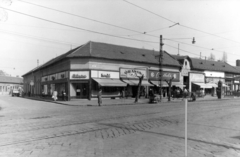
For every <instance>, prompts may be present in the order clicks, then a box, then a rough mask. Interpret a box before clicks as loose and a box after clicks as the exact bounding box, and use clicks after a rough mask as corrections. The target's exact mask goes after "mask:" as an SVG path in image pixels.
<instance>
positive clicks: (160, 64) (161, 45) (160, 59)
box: [159, 35, 164, 102]
mask: <svg viewBox="0 0 240 157" xmlns="http://www.w3.org/2000/svg"><path fill="white" fill-rule="evenodd" d="M163 45H164V44H163V42H162V35H160V54H159V86H160V89H159V95H160V102H161V101H162V62H163V53H162V47H163Z"/></svg>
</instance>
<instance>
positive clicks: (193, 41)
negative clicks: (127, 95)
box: [159, 35, 196, 102]
mask: <svg viewBox="0 0 240 157" xmlns="http://www.w3.org/2000/svg"><path fill="white" fill-rule="evenodd" d="M162 40H163V38H162V35H160V52H159V86H160V89H159V94H160V102H161V101H162V62H163V52H162V51H163V50H162V47H163V45H164V43H163V41H162ZM195 43H196V41H195V37H193V40H192V44H195Z"/></svg>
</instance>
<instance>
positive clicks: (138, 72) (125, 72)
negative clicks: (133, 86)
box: [120, 68, 147, 78]
mask: <svg viewBox="0 0 240 157" xmlns="http://www.w3.org/2000/svg"><path fill="white" fill-rule="evenodd" d="M142 75H143V76H144V77H143V78H146V76H147V71H146V70H145V69H135V68H133V69H130V68H120V77H121V78H139V77H141V76H142Z"/></svg>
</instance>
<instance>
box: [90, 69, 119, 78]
mask: <svg viewBox="0 0 240 157" xmlns="http://www.w3.org/2000/svg"><path fill="white" fill-rule="evenodd" d="M91 77H92V78H114V79H119V72H114V71H97V70H92V71H91Z"/></svg>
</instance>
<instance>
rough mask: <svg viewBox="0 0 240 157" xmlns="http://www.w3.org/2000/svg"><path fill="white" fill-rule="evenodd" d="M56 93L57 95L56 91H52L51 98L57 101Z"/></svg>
mask: <svg viewBox="0 0 240 157" xmlns="http://www.w3.org/2000/svg"><path fill="white" fill-rule="evenodd" d="M57 95H58V92H57V91H54V92H53V95H52V98H53V100H54V101H57V99H58V98H57Z"/></svg>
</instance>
